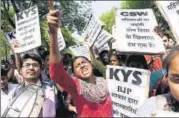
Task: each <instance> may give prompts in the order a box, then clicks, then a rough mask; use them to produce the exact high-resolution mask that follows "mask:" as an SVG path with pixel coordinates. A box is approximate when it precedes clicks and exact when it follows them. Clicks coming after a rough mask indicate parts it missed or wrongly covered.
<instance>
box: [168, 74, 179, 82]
mask: <svg viewBox="0 0 179 118" xmlns="http://www.w3.org/2000/svg"><path fill="white" fill-rule="evenodd" d="M169 78H170V80H171V81H172V82H174V83H179V75H177V74H173V75H169Z"/></svg>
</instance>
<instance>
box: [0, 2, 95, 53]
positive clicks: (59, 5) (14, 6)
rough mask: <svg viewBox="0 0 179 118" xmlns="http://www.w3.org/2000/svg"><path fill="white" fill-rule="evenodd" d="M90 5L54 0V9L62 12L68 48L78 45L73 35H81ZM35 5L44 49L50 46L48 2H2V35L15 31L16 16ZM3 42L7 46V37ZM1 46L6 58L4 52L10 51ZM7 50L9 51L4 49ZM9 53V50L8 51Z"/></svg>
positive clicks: (87, 3) (63, 31)
mask: <svg viewBox="0 0 179 118" xmlns="http://www.w3.org/2000/svg"><path fill="white" fill-rule="evenodd" d="M90 3H91V2H88V1H73V0H68V1H65V0H54V8H55V9H58V10H60V11H61V12H62V14H63V16H62V19H61V20H62V21H61V22H62V26H61V27H62V34H63V35H64V38H65V41H66V44H67V47H69V46H71V45H74V44H76V42H77V41H76V40H74V39H73V38H72V35H71V33H72V32H74V31H77V32H78V33H79V34H80V33H81V31H82V29H83V27H84V25H85V23H86V21H87V20H88V17H89V16H90V14H91V9H90ZM33 5H37V6H38V10H39V17H40V28H41V37H42V47H47V48H48V44H49V37H48V30H47V29H48V25H47V22H46V17H45V16H46V14H47V13H48V12H49V6H48V0H43V1H41V0H2V2H1V13H2V21H1V24H2V25H1V29H2V31H1V35H4V32H10V31H12V30H13V29H15V20H14V15H15V13H18V12H20V11H23V10H25V9H27V8H29V7H31V6H33ZM1 40H2V41H1V42H3V43H4V45H5V44H7V46H8V42H7V40H6V37H5V36H3V37H1ZM4 45H2V46H1V52H2V53H1V54H2V56H4V54H5V53H4V52H5V51H4V52H3V50H8V49H9V48H7V46H4ZM4 48H7V49H4ZM8 51H9V50H8Z"/></svg>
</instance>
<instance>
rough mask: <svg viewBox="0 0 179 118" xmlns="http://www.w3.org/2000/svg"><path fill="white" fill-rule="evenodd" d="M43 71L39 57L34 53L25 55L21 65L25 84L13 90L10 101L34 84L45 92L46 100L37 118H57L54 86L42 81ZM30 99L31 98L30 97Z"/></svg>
mask: <svg viewBox="0 0 179 118" xmlns="http://www.w3.org/2000/svg"><path fill="white" fill-rule="evenodd" d="M41 69H42V61H41V58H40V57H39V56H38V55H36V54H32V53H27V54H25V55H24V56H23V57H22V61H21V63H20V74H21V76H22V78H23V82H22V83H21V84H19V85H18V86H17V87H16V88H14V89H13V90H12V92H11V93H10V99H13V98H17V97H18V96H20V95H22V94H21V92H22V91H23V90H24V88H26V87H27V86H29V85H32V84H33V85H36V86H38V87H41V88H42V89H43V90H44V100H43V101H42V105H39V106H41V107H40V108H41V109H39V110H40V111H39V112H40V113H39V114H38V116H36V117H55V115H56V96H55V91H54V89H53V88H52V86H50V85H49V84H48V83H46V82H43V81H40V80H41V76H40V73H41ZM24 97H27V96H24ZM29 99H31V98H30V97H29ZM22 100H23V98H22ZM32 104H33V103H32ZM34 107H35V106H34ZM29 110H31V109H29ZM11 115H13V114H11ZM12 117H13V116H12ZM27 117H28V116H27Z"/></svg>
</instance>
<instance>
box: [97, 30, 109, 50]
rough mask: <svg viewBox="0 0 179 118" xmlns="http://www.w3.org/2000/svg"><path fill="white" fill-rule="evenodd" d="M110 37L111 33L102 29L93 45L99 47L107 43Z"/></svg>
mask: <svg viewBox="0 0 179 118" xmlns="http://www.w3.org/2000/svg"><path fill="white" fill-rule="evenodd" d="M111 38H112V35H111V34H110V33H108V32H107V31H106V30H104V29H102V31H101V32H100V34H99V36H98V37H97V39H96V41H95V44H94V45H95V46H96V48H100V47H101V46H103V45H104V44H105V43H107V42H108V41H109V39H111Z"/></svg>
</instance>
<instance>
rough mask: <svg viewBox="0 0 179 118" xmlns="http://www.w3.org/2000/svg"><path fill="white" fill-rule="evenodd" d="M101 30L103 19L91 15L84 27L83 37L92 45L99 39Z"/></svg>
mask: <svg viewBox="0 0 179 118" xmlns="http://www.w3.org/2000/svg"><path fill="white" fill-rule="evenodd" d="M101 30H102V23H101V21H100V20H99V19H98V18H96V17H95V16H93V15H91V17H90V19H89V21H88V23H87V24H86V26H85V27H84V29H83V34H82V37H83V39H84V41H86V42H88V44H89V46H90V47H91V46H92V45H93V43H94V41H95V40H96V39H97V37H98V35H99V33H100V32H101Z"/></svg>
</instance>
